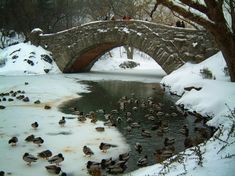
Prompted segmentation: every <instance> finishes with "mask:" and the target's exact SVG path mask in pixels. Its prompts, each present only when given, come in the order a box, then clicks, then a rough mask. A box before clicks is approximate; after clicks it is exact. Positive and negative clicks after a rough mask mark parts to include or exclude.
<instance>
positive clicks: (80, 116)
mask: <svg viewBox="0 0 235 176" xmlns="http://www.w3.org/2000/svg"><path fill="white" fill-rule="evenodd" d="M78 121H79V122H85V121H86V117H85V116H84V115H78Z"/></svg>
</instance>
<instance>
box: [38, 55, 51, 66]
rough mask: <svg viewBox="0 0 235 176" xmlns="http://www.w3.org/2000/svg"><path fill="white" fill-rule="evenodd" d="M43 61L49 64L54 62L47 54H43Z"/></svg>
mask: <svg viewBox="0 0 235 176" xmlns="http://www.w3.org/2000/svg"><path fill="white" fill-rule="evenodd" d="M41 59H42V60H44V61H46V62H48V63H49V64H52V62H53V60H52V59H51V57H50V56H48V55H46V54H42V55H41Z"/></svg>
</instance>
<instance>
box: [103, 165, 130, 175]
mask: <svg viewBox="0 0 235 176" xmlns="http://www.w3.org/2000/svg"><path fill="white" fill-rule="evenodd" d="M126 168H127V166H126V165H125V164H123V165H115V166H113V167H109V168H108V170H107V172H108V173H109V174H122V173H123V172H124V171H125V170H126Z"/></svg>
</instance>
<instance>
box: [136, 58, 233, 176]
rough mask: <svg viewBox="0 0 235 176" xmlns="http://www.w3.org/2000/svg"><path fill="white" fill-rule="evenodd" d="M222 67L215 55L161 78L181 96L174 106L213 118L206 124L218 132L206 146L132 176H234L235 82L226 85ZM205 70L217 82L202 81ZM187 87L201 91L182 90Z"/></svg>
mask: <svg viewBox="0 0 235 176" xmlns="http://www.w3.org/2000/svg"><path fill="white" fill-rule="evenodd" d="M225 66H226V65H225V62H224V59H223V56H222V54H221V53H217V54H216V55H214V56H213V57H211V58H209V59H207V60H206V61H204V62H202V63H200V64H190V63H187V64H185V65H184V66H183V67H181V68H180V69H178V70H176V71H174V72H173V73H171V74H170V75H168V76H166V77H164V78H163V79H162V81H161V83H162V84H165V85H166V86H168V88H166V89H168V90H169V91H171V92H172V93H174V94H178V95H180V96H181V98H180V99H179V100H178V101H177V102H176V104H184V107H185V108H186V109H188V110H189V111H191V112H193V111H196V112H198V113H200V114H202V115H204V116H207V115H210V116H211V117H212V119H211V120H210V121H208V122H207V124H208V125H211V126H214V127H217V128H218V130H217V132H216V133H215V134H214V136H213V137H212V138H211V139H210V140H209V141H207V142H206V143H205V144H201V145H199V147H192V148H190V149H187V150H186V151H184V152H182V153H180V154H179V155H177V156H174V157H172V158H170V159H169V160H167V161H165V162H164V163H163V164H156V165H154V166H150V167H146V168H143V169H139V170H137V171H135V172H133V173H132V174H133V175H135V176H143V175H146V176H147V175H148V176H156V175H174V176H175V175H207V176H208V175H211V176H215V175H216V176H227V175H234V173H235V167H234V165H235V143H234V142H235V131H234V130H235V129H234V125H235V109H234V107H235V105H234V101H235V83H231V82H228V80H229V78H228V77H227V76H225V73H224V67H225ZM206 67H207V68H208V69H209V70H211V71H212V73H213V76H214V77H215V78H216V80H211V79H203V78H202V75H201V74H200V70H201V69H203V68H206ZM190 86H194V87H196V88H197V87H201V88H202V89H201V90H200V91H197V90H195V89H192V90H191V91H185V90H184V88H185V87H190Z"/></svg>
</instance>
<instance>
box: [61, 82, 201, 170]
mask: <svg viewBox="0 0 235 176" xmlns="http://www.w3.org/2000/svg"><path fill="white" fill-rule="evenodd" d="M82 82H83V83H84V84H87V85H88V86H89V90H90V92H89V93H83V94H81V96H82V97H81V98H79V99H74V100H71V101H68V102H65V103H63V105H61V107H60V109H61V111H62V112H64V113H69V114H73V113H75V111H74V109H78V110H79V111H82V112H84V113H85V114H86V113H89V112H90V111H94V112H96V111H97V110H99V109H103V110H105V113H106V114H108V113H110V112H111V111H112V110H114V109H115V110H118V114H115V113H114V114H113V119H114V120H116V119H117V118H119V117H121V119H122V120H121V121H120V122H115V124H116V125H117V128H118V130H119V131H120V132H121V133H122V134H123V136H124V137H125V138H126V141H127V143H128V144H129V145H130V147H131V151H130V159H129V161H128V168H127V170H126V171H125V172H128V171H133V170H136V169H138V168H139V167H138V166H137V164H136V162H137V160H138V159H139V158H140V157H143V156H145V155H147V156H148V161H149V162H148V165H152V164H155V163H156V162H157V161H156V155H155V154H154V153H155V152H156V150H157V149H162V148H163V147H164V139H165V137H172V138H175V141H176V142H175V144H174V147H175V152H174V153H178V152H180V151H183V150H184V149H185V147H184V140H185V136H184V135H182V134H181V133H180V132H179V130H180V129H181V128H182V126H183V125H187V126H188V127H189V136H190V137H195V136H196V135H197V134H196V132H195V131H194V128H195V127H202V126H203V127H204V125H203V124H202V123H194V121H195V117H194V116H192V115H187V116H185V114H183V112H182V111H181V110H180V109H179V108H178V107H176V106H175V105H174V103H175V101H176V99H177V97H172V96H171V95H169V94H168V93H165V92H164V91H163V89H162V88H161V86H160V84H159V83H142V82H130V81H96V82H93V81H82ZM124 96H125V97H127V98H126V99H127V100H128V101H130V100H133V102H130V103H126V106H125V110H120V104H119V103H118V102H120V99H121V101H124V99H125V98H123V97H124ZM135 100H138V101H139V104H137V103H135V102H134V101H135ZM143 102H145V103H146V102H153V105H151V103H149V104H150V105H147V108H143V107H141V106H143ZM71 107H72V108H71ZM133 107H137V110H133ZM156 107H157V108H156ZM150 111H151V112H150ZM126 112H131V113H132V115H131V117H132V119H133V122H138V123H139V124H140V128H132V130H131V132H128V131H127V129H126V127H127V126H128V125H130V124H131V123H128V122H127V120H126V119H127V117H126ZM159 112H160V113H163V115H161V114H160V113H159ZM172 113H173V114H172ZM146 114H151V115H153V116H154V117H155V119H154V120H148V118H147V117H146ZM96 115H97V118H98V119H99V120H103V121H106V119H105V117H104V114H102V113H96ZM159 121H162V122H163V124H165V125H168V127H169V128H168V131H166V132H164V134H163V136H159V135H158V130H151V128H152V126H153V124H155V123H156V122H159ZM142 129H145V130H148V131H150V132H151V136H152V137H151V138H148V137H143V136H142V135H141V130H142ZM136 142H138V143H140V144H141V145H142V147H143V151H142V153H138V152H137V151H136V150H135V148H134V146H135V143H136Z"/></svg>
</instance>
